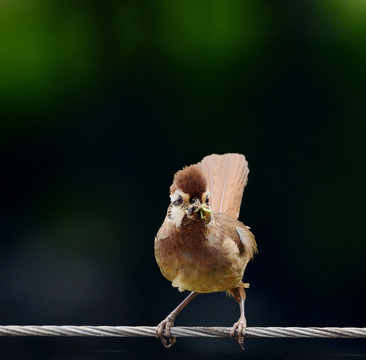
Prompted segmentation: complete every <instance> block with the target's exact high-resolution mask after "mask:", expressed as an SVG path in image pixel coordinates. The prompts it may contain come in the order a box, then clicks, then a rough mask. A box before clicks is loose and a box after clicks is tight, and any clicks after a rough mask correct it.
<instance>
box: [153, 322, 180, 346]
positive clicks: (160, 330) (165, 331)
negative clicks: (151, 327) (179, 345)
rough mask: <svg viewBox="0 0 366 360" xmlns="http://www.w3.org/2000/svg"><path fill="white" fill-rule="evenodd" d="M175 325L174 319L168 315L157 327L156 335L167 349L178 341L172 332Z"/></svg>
mask: <svg viewBox="0 0 366 360" xmlns="http://www.w3.org/2000/svg"><path fill="white" fill-rule="evenodd" d="M173 326H174V319H172V318H171V317H169V316H168V317H166V318H165V319H164V320H163V321H162V322H161V323H160V324H159V325H158V326H157V328H156V337H157V338H158V339H160V341H161V343H162V344H163V345H164V346H165V347H166V348H167V349H169V348H171V347H172V346H173V345H174V343H175V341H176V338H175V336H172V335H171V334H170V328H171V327H173Z"/></svg>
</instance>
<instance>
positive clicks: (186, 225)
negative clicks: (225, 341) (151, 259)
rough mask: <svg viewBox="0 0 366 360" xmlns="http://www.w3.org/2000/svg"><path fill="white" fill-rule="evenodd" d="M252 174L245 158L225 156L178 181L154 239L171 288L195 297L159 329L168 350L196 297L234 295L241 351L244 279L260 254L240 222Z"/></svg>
mask: <svg viewBox="0 0 366 360" xmlns="http://www.w3.org/2000/svg"><path fill="white" fill-rule="evenodd" d="M248 173H249V169H248V165H247V162H246V160H245V157H244V156H243V155H239V154H225V155H210V156H207V157H205V158H204V159H203V160H202V161H201V162H200V163H198V164H196V165H191V166H189V167H186V168H184V169H183V170H180V171H178V172H177V173H176V174H175V176H174V181H173V184H172V186H171V188H170V192H171V200H172V202H171V204H170V205H169V207H168V211H167V216H166V218H165V220H164V223H163V225H162V226H161V228H160V230H159V232H158V233H157V235H156V238H155V256H156V260H157V263H158V265H159V267H160V270H161V272H162V273H163V275H164V276H165V277H166V278H167V279H168V280H170V281H171V282H172V285H173V286H174V287H177V288H178V289H179V291H184V290H189V291H191V292H192V293H191V294H190V295H189V296H188V298H187V299H186V300H184V301H183V303H182V304H180V305H179V306H178V308H176V309H175V310H174V311H173V312H172V313H171V314H169V315H168V317H167V318H166V319H165V320H163V321H162V322H161V323H160V324H159V326H158V328H157V336H158V337H159V338H160V339H161V341H162V343H163V344H164V346H166V347H170V346H172V345H173V344H174V342H175V338H174V337H172V336H170V332H169V329H170V327H171V326H173V324H174V318H175V317H176V316H177V315H178V313H179V312H180V311H181V309H182V308H183V307H184V306H185V305H186V304H187V303H188V302H189V301H190V300H191V299H192V298H193V297H195V296H196V295H197V294H198V293H209V292H217V291H227V292H229V293H231V294H232V295H233V296H234V298H235V300H236V301H238V302H239V304H240V309H241V316H240V318H239V321H238V322H237V323H235V324H234V327H233V331H232V336H234V337H235V338H236V340H237V341H238V343H239V344H240V345H241V346H242V345H243V338H244V335H245V327H246V321H245V316H244V300H245V292H244V287H245V286H246V284H243V283H242V277H243V274H244V270H245V267H246V265H247V263H248V261H249V260H250V259H251V258H252V257H253V256H254V254H255V253H256V251H257V246H256V242H255V239H254V236H253V234H252V233H251V232H250V231H249V229H248V227H246V226H245V225H244V224H243V223H241V222H240V221H238V220H237V217H238V215H239V211H240V204H241V198H242V195H243V191H244V187H245V185H246V183H247V177H248ZM164 332H165V334H164Z"/></svg>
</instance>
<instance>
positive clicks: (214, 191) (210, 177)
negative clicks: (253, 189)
mask: <svg viewBox="0 0 366 360" xmlns="http://www.w3.org/2000/svg"><path fill="white" fill-rule="evenodd" d="M197 165H198V166H200V167H201V169H202V172H203V174H204V175H205V177H206V179H207V182H208V188H209V191H210V203H211V207H212V210H213V211H214V212H216V213H223V214H226V215H229V216H231V217H232V218H234V219H237V218H238V217H239V212H240V205H241V199H242V197H243V192H244V187H245V185H246V184H247V181H248V174H249V168H248V162H247V161H246V159H245V156H244V155H241V154H224V155H216V154H212V155H209V156H206V157H204V158H203V159H202V161H201V162H200V163H198V164H197Z"/></svg>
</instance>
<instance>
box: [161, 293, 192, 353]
mask: <svg viewBox="0 0 366 360" xmlns="http://www.w3.org/2000/svg"><path fill="white" fill-rule="evenodd" d="M197 295H198V293H196V292H194V291H192V292H191V293H190V294H189V295H188V296H187V297H186V298H185V299H184V300H183V301H182V302H181V303H180V304H179V305H178V306H177V307H176V308H175V309H174V310H173V311H172V312H171V313H170V314H169V315H168V316H167V317H166V318H165V319H164V320H163V321H162V322H161V323H160V324H159V325H158V326H157V328H156V337H157V338H159V339H160V341H161V343H162V344H163V345H164V346H165V347H166V348H168V349H169V348H171V347H172V346H173V345H174V343H175V341H176V339H175V336H171V335H170V328H171V327H172V326H174V319H175V318H176V317H177V315H178V314H179V313H180V312H181V311H182V310H183V308H184V307H185V306H186V305H187V304H188V303H189V302H190V301H191V300H193V299H194V298H195V297H196V296H197Z"/></svg>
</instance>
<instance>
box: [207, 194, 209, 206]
mask: <svg viewBox="0 0 366 360" xmlns="http://www.w3.org/2000/svg"><path fill="white" fill-rule="evenodd" d="M208 201H209V197H208V195H207V196H206V204H207V205H208Z"/></svg>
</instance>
